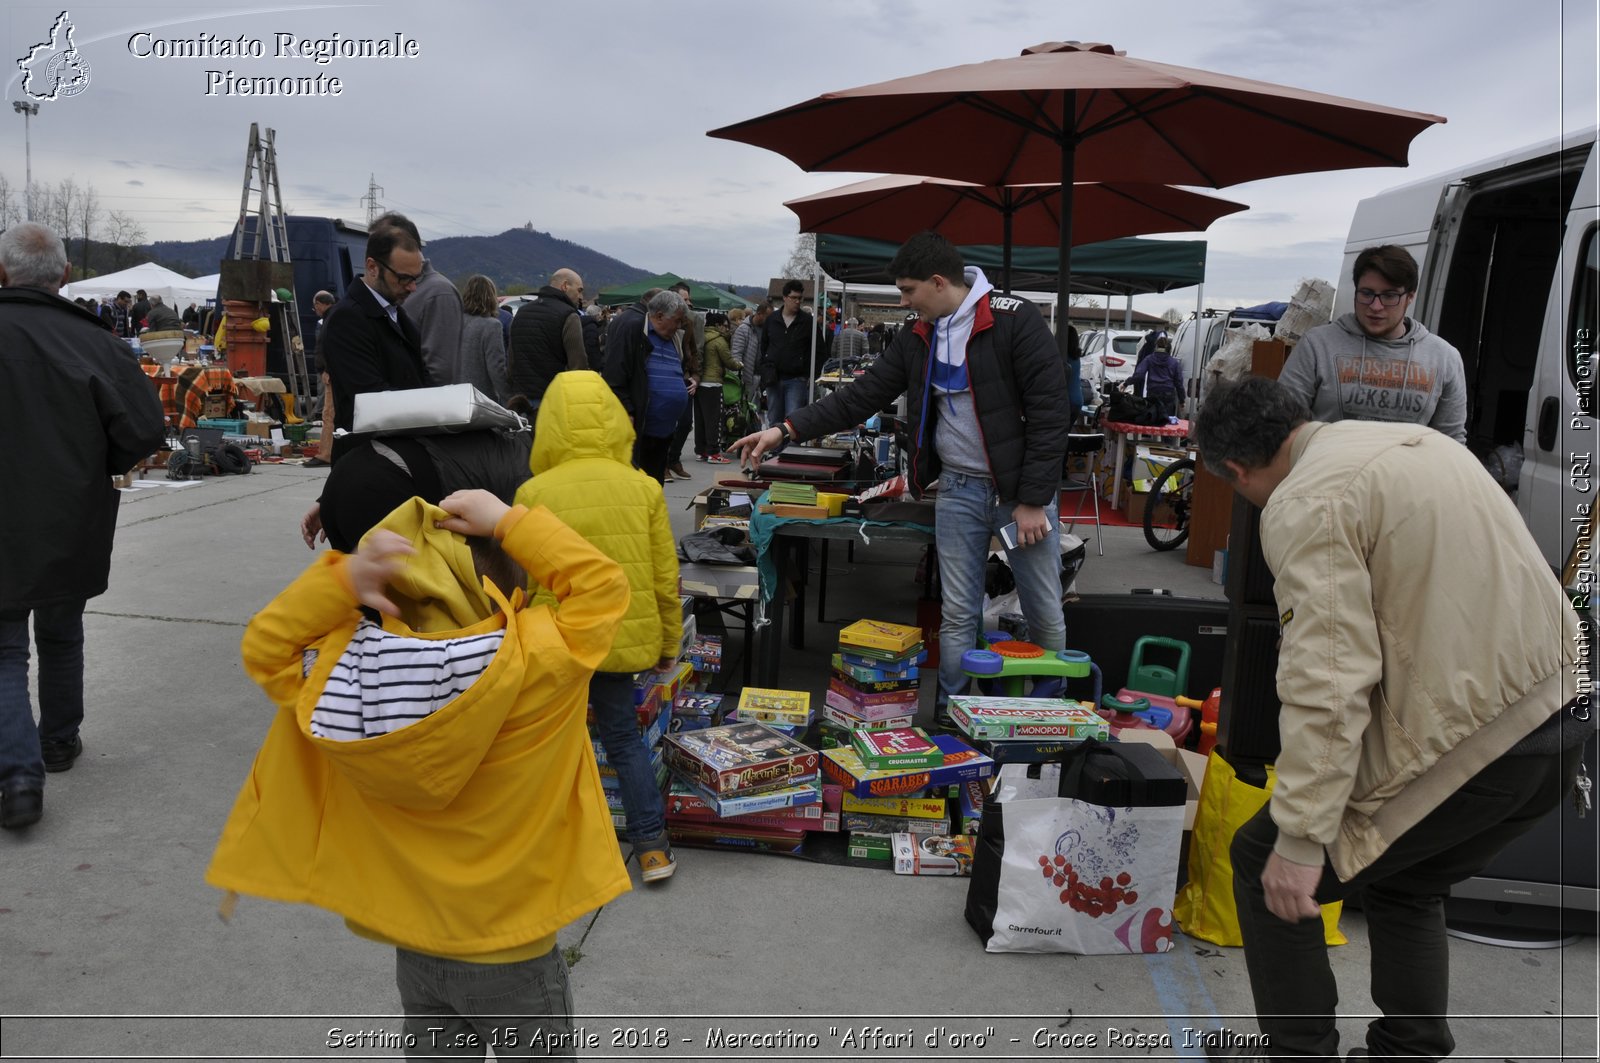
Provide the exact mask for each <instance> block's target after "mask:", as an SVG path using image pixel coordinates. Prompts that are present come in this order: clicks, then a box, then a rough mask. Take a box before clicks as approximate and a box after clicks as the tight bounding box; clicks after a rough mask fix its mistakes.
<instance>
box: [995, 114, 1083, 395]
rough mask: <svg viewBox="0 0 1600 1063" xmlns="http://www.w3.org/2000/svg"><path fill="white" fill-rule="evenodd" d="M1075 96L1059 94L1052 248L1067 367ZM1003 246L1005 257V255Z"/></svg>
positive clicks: (1060, 342) (1059, 337)
mask: <svg viewBox="0 0 1600 1063" xmlns="http://www.w3.org/2000/svg"><path fill="white" fill-rule="evenodd" d="M1077 109H1078V94H1077V93H1076V92H1063V93H1062V94H1061V219H1060V220H1061V232H1060V237H1061V245H1060V246H1059V247H1057V248H1056V322H1057V327H1056V350H1058V351H1060V352H1061V364H1062V365H1063V366H1065V365H1066V364H1067V330H1066V323H1067V301H1068V298H1069V293H1070V292H1071V290H1072V181H1073V173H1074V171H1075V170H1076V168H1077V162H1078V160H1077V154H1078V140H1077V130H1076V126H1075V124H1074V121H1073V119H1074V112H1076V111H1077ZM1010 253H1011V252H1010V247H1009V243H1008V246H1007V250H1006V254H1007V255H1009V254H1010Z"/></svg>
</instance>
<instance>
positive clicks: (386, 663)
mask: <svg viewBox="0 0 1600 1063" xmlns="http://www.w3.org/2000/svg"><path fill="white" fill-rule="evenodd" d="M504 638H505V632H504V631H494V632H490V633H489V634H486V635H472V636H469V637H465V638H456V639H420V638H410V637H407V636H404V635H396V634H393V633H391V632H388V631H385V630H384V629H383V628H382V627H380V626H378V625H377V624H374V623H373V622H372V621H370V620H363V621H362V622H361V624H360V625H359V626H358V627H357V628H356V633H355V635H354V636H353V637H352V638H351V639H350V644H349V645H348V646H347V647H346V648H345V651H344V654H343V655H342V656H341V657H340V658H339V663H338V664H336V665H334V666H333V671H332V672H330V673H329V675H328V682H327V685H326V686H324V687H323V689H322V695H321V697H319V698H318V699H317V704H316V707H315V708H313V709H312V712H311V733H312V734H313V735H316V736H317V737H319V738H328V739H332V740H334V741H338V742H350V741H354V740H356V739H358V738H372V737H375V736H377V735H382V734H388V733H389V732H391V731H398V730H400V729H401V728H402V727H406V726H409V725H410V724H413V723H416V722H417V721H418V720H421V719H423V718H425V717H427V716H430V715H432V714H433V713H435V712H438V711H439V710H440V709H442V708H443V707H444V706H446V705H448V704H449V703H450V702H451V701H453V700H455V699H456V698H458V697H460V696H461V695H462V694H464V693H465V692H466V691H467V689H468V688H469V687H471V686H472V684H473V683H474V682H476V681H477V679H478V677H479V676H480V675H482V674H483V672H484V670H485V669H486V668H488V667H489V662H490V661H491V660H493V659H494V655H495V654H496V653H497V652H498V651H499V649H500V643H501V641H502V640H504ZM315 659H316V652H315V651H314V650H312V651H307V653H306V655H305V659H304V664H303V668H304V670H305V672H306V674H307V675H309V674H310V672H311V666H312V664H313V663H314V661H315Z"/></svg>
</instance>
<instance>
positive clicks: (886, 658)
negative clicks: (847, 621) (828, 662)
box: [822, 620, 927, 746]
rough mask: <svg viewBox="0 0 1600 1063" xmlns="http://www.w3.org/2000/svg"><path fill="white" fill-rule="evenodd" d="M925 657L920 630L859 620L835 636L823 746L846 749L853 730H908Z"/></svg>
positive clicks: (824, 707)
mask: <svg viewBox="0 0 1600 1063" xmlns="http://www.w3.org/2000/svg"><path fill="white" fill-rule="evenodd" d="M926 658H927V654H926V653H924V652H923V647H922V629H921V628H917V627H913V626H911V625H909V624H891V623H888V622H886V621H882V620H861V621H857V622H856V623H854V624H851V625H850V626H849V627H846V628H845V629H843V630H842V631H840V632H839V652H838V653H836V654H834V655H833V662H832V663H833V671H832V674H831V675H830V676H829V679H828V693H827V695H826V697H825V698H824V701H823V709H822V714H823V721H824V723H826V724H827V727H826V729H825V730H824V735H823V737H824V744H831V745H839V746H843V745H848V744H849V743H850V734H851V732H854V731H884V730H890V729H893V728H898V727H910V726H911V723H912V721H913V719H914V718H915V716H916V714H917V699H918V697H919V696H920V695H921V682H922V681H921V675H920V672H919V670H918V667H917V666H918V665H920V664H921V663H922V662H923V661H924V660H925V659H926Z"/></svg>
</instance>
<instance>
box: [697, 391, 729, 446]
mask: <svg viewBox="0 0 1600 1063" xmlns="http://www.w3.org/2000/svg"><path fill="white" fill-rule="evenodd" d="M721 428H722V385H720V384H718V385H716V386H714V387H707V386H706V385H704V384H701V385H700V386H699V387H698V388H695V391H694V452H695V454H696V456H698V457H702V458H709V457H710V456H711V455H713V454H717V453H720V452H721V450H722V432H721Z"/></svg>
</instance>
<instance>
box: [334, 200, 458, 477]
mask: <svg viewBox="0 0 1600 1063" xmlns="http://www.w3.org/2000/svg"><path fill="white" fill-rule="evenodd" d="M422 265H423V263H422V248H421V247H420V246H419V244H418V242H417V240H416V239H414V238H413V237H412V236H411V235H410V234H409V233H407V232H406V231H405V230H404V229H401V228H397V227H394V226H386V227H382V228H379V229H376V230H374V231H373V233H372V234H371V235H369V236H368V237H367V260H366V266H365V268H364V270H363V272H362V275H361V276H360V277H359V278H357V279H356V281H355V282H354V283H352V284H351V285H350V288H349V290H348V291H346V292H345V296H344V298H343V299H341V300H339V302H337V303H335V304H334V307H333V309H332V310H329V311H328V314H327V316H326V317H324V318H323V319H322V336H321V340H320V344H321V347H320V349H319V350H318V355H319V356H320V357H321V359H322V367H323V370H324V371H325V372H326V373H327V374H328V380H329V382H330V383H331V384H332V386H333V425H334V428H336V429H338V428H342V429H344V430H345V431H346V432H349V431H350V430H351V423H352V420H353V418H354V415H355V405H356V396H357V395H361V394H364V393H366V392H369V391H393V390H397V389H400V388H422V387H429V386H431V385H432V384H433V380H432V379H431V377H430V376H429V374H428V369H427V366H425V365H424V364H423V361H422V338H421V336H420V335H419V334H418V332H417V327H416V325H414V324H413V323H412V321H411V319H410V318H409V317H407V316H406V313H405V311H404V310H402V309H401V308H400V304H401V303H403V302H404V301H405V298H406V296H407V295H409V294H411V292H413V291H415V290H416V287H417V281H418V279H419V278H420V277H421V275H422ZM353 445H354V440H353V439H350V437H339V438H336V439H335V440H334V443H333V460H334V461H336V462H337V461H338V460H339V456H340V455H341V454H343V453H344V452H345V451H346V450H348V449H349V448H350V447H351V446H353Z"/></svg>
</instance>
